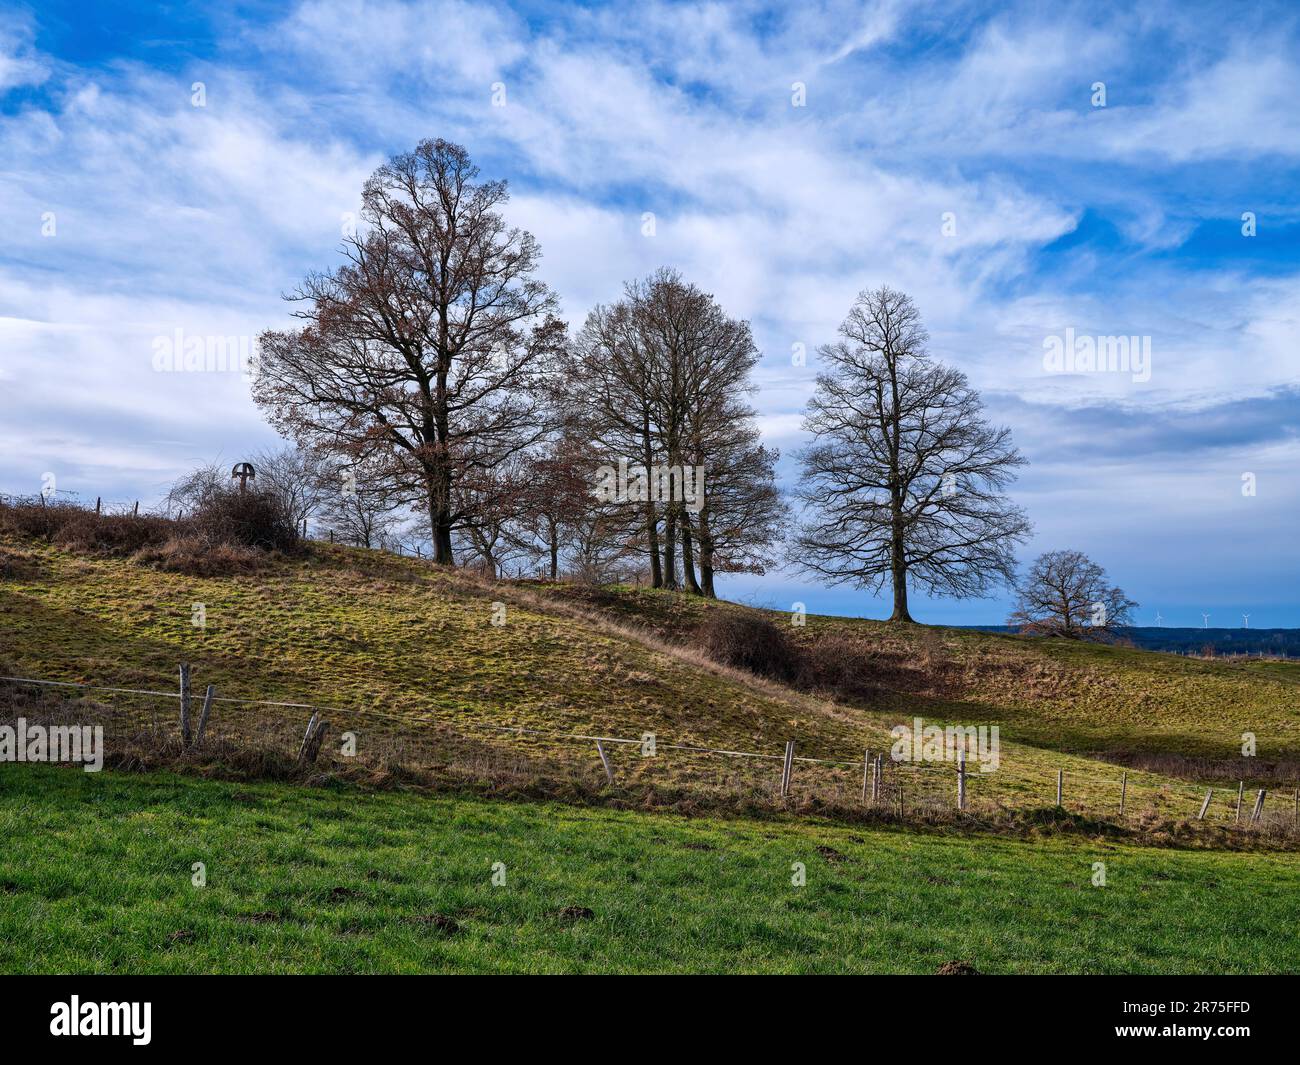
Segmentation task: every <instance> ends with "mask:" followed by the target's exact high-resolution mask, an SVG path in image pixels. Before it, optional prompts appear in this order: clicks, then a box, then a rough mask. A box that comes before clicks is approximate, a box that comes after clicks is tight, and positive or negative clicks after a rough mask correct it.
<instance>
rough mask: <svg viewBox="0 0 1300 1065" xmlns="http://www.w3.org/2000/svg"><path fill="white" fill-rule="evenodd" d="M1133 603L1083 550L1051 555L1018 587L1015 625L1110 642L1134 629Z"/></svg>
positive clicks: (1011, 620) (1042, 558) (1036, 564)
mask: <svg viewBox="0 0 1300 1065" xmlns="http://www.w3.org/2000/svg"><path fill="white" fill-rule="evenodd" d="M1137 606H1138V604H1137V603H1135V602H1133V600H1131V599H1130V598H1129V597H1128V596H1127V595H1125V594H1124V591H1123V589H1121V588H1117V587H1115V586H1114V585H1113V584H1111V583H1110V580H1109V578H1108V577H1107V576H1106V571H1105V570H1104V569H1102V568H1101V567H1100V566H1099V565H1097V563H1095V562H1094V561H1093V560H1092V559H1090V558H1089V557H1088V556H1087V555H1085V554H1084V553H1083V552H1082V551H1049V552H1047V553H1046V554H1043V555H1039V556H1038V558H1037V559H1035V560H1034V563H1033V565H1032V566H1030V567H1029V572H1028V573H1026V574H1025V576H1024V578H1023V579H1022V580H1021V581H1019V582H1018V583H1017V585H1016V604H1015V608H1014V609H1013V610H1012V613H1011V616H1010V617H1009V618H1007V623H1008V624H1010V625H1018V626H1020V628H1021V630H1022V631H1024V632H1033V633H1042V634H1046V635H1051V636H1067V637H1070V638H1071V639H1076V640H1077V639H1085V638H1107V637H1112V636H1114V635H1115V632H1116V630H1118V629H1121V628H1123V627H1125V626H1127V625H1130V624H1132V618H1133V611H1134V610H1136V609H1137Z"/></svg>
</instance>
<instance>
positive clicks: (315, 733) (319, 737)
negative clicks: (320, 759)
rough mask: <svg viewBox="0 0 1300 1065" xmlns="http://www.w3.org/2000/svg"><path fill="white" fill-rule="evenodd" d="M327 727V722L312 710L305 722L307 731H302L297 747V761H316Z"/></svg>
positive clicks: (305, 763)
mask: <svg viewBox="0 0 1300 1065" xmlns="http://www.w3.org/2000/svg"><path fill="white" fill-rule="evenodd" d="M328 727H329V723H328V722H327V721H323V720H322V719H321V716H320V714H319V713H317V712H315V711H312V715H311V720H310V721H308V722H307V731H306V732H305V733H303V737H302V746H301V747H300V748H298V761H300V762H302V763H303V764H304V765H311V764H312V763H313V762H315V761H316V756H317V755H318V754H320V745H321V742H322V741H323V740H324V739H325V730H326V729H327V728H328Z"/></svg>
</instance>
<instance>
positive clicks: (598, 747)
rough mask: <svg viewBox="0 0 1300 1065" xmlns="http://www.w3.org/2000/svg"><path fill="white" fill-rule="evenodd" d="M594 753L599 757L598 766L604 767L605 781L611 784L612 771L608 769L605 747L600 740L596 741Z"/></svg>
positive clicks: (612, 781)
mask: <svg viewBox="0 0 1300 1065" xmlns="http://www.w3.org/2000/svg"><path fill="white" fill-rule="evenodd" d="M596 753H597V754H599V755H600V764H601V765H603V766H604V767H605V779H606V780H608V781H609V782H610V783H611V784H613V783H614V770H612V769H611V768H610V767H609V755H607V754H606V753H605V747H604V745H603V744H602V743H601V742H600V740H597V741H596Z"/></svg>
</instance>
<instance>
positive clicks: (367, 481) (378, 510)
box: [320, 459, 404, 547]
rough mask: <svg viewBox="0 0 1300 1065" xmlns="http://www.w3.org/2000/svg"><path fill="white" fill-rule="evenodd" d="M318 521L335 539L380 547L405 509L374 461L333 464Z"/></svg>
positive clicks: (386, 477) (386, 474) (325, 481)
mask: <svg viewBox="0 0 1300 1065" xmlns="http://www.w3.org/2000/svg"><path fill="white" fill-rule="evenodd" d="M322 483H323V484H324V485H325V486H326V487H325V490H324V492H323V495H322V499H321V504H320V509H321V517H322V519H323V521H324V523H325V525H326V527H327V528H328V529H329V530H330V532H331V533H332V535H333V537H334V539H336V540H338V541H339V542H340V543H345V544H356V545H357V546H358V547H383V546H384V545H385V544H386V543H387V542H388V541H389V539H390V537H391V536H392V534H393V533H394V531H395V530H396V529H397V527H398V526H399V524H400V523H401V517H400V513H401V511H402V510H403V509H404V505H403V504H402V503H401V501H400V497H396V496H395V495H394V493H393V492H392V491H391V487H390V481H389V476H388V473H387V471H386V470H385V469H384V468H383V467H382V466H379V465H378V463H377V462H376V461H375V460H373V459H372V460H370V461H365V460H363V461H361V462H357V463H353V464H351V465H343V464H340V463H333V464H331V466H330V467H329V469H328V471H327V472H326V473H325V476H324V480H323V482H322Z"/></svg>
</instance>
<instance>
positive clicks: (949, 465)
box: [795, 287, 1030, 621]
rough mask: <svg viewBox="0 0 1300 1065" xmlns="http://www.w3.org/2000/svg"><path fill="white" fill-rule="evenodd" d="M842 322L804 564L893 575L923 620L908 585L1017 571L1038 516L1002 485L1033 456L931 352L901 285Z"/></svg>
mask: <svg viewBox="0 0 1300 1065" xmlns="http://www.w3.org/2000/svg"><path fill="white" fill-rule="evenodd" d="M839 332H840V338H839V340H837V341H836V342H834V343H832V344H828V345H825V346H824V347H822V348H821V349H819V350H820V354H821V356H822V358H823V359H824V360H825V362H826V364H827V370H826V372H824V373H821V374H819V375H818V377H817V388H816V391H815V393H814V395H813V397H812V399H811V400H810V401H809V404H808V409H807V412H806V416H805V419H804V427H805V428H806V429H807V431H808V432H810V433H812V434H813V438H814V439H813V442H812V444H810V445H809V446H808V447H806V448H805V449H804V450H803V451H802V452H801V453H800V455H799V459H800V462H801V466H802V470H801V480H800V488H799V496H800V498H801V499H802V500H803V502H804V503H805V504H806V506H807V512H806V513H807V518H806V523H805V524H804V525H803V526H802V528H801V529H800V532H799V534H798V536H797V537H796V545H797V552H796V556H795V562H796V564H797V565H799V566H801V567H802V568H803V569H805V570H807V571H809V572H812V573H814V574H816V575H818V576H820V577H822V578H824V579H826V580H828V581H829V582H830V583H832V584H844V583H852V584H854V585H855V586H857V587H861V588H867V589H870V590H871V591H873V592H876V591H879V590H880V589H881V588H882V587H884V586H885V585H886V584H888V585H889V586H890V588H891V591H892V593H893V604H894V609H893V614H892V615H891V618H890V620H892V621H911V620H912V617H911V613H910V612H909V610H908V587H909V584H911V585H919V586H920V587H922V588H924V589H926V590H928V591H930V592H932V593H936V594H940V595H947V596H952V597H954V598H965V597H968V596H982V595H987V594H988V593H989V591H990V590H991V588H992V587H993V586H994V584H996V583H999V582H1008V583H1009V582H1010V581H1012V580H1013V579H1014V575H1015V557H1014V547H1015V545H1016V544H1018V543H1021V542H1023V541H1024V540H1025V539H1026V538H1027V536H1028V534H1029V530H1030V524H1029V521H1028V519H1027V518H1026V516H1025V514H1024V512H1023V511H1022V510H1020V509H1019V508H1018V507H1016V506H1014V505H1013V504H1012V503H1011V502H1010V501H1009V500H1008V499H1007V497H1006V495H1005V494H1004V493H1005V489H1006V487H1007V486H1008V485H1009V484H1010V483H1011V482H1012V481H1013V480H1014V476H1015V470H1016V468H1017V467H1019V466H1021V465H1023V464H1024V462H1025V460H1024V458H1023V457H1022V456H1021V455H1020V453H1019V452H1018V451H1017V450H1016V449H1015V448H1014V447H1013V446H1012V443H1011V432H1010V430H1009V429H1005V428H996V427H994V426H991V425H990V424H989V423H988V422H987V421H985V419H984V417H983V406H982V404H981V402H980V398H979V395H978V394H977V393H976V392H975V391H974V390H973V389H972V388H971V387H970V385H969V383H968V382H967V379H966V376H965V375H964V374H963V373H961V372H960V371H959V370H956V369H954V368H952V367H949V366H944V365H943V364H941V363H938V362H935V361H934V360H933V359H931V358H930V356H929V353H928V351H927V348H926V345H927V342H928V340H929V336H928V334H927V333H926V331H925V329H924V327H923V326H922V324H921V316H920V314H919V313H918V312H917V309H916V307H915V305H914V304H913V303H912V300H911V299H910V298H909V297H908V296H906V295H905V294H903V293H902V292H897V291H895V290H893V289H890V288H884V287H882V288H879V289H876V290H874V291H864V292H862V293H861V294H860V295H859V296H858V298H857V301H856V302H855V303H854V305H853V308H852V310H851V311H850V312H849V315H848V317H847V318H846V319H845V320H844V323H843V324H842V325H841V326H840V330H839Z"/></svg>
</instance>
